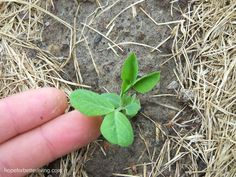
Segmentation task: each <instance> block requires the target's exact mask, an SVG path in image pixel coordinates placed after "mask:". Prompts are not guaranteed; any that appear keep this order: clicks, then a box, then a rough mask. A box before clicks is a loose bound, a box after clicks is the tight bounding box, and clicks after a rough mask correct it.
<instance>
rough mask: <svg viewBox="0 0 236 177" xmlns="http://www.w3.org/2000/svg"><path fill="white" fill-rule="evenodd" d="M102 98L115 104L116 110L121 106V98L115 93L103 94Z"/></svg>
mask: <svg viewBox="0 0 236 177" xmlns="http://www.w3.org/2000/svg"><path fill="white" fill-rule="evenodd" d="M101 96H102V97H104V98H106V99H108V101H109V102H110V103H111V104H113V106H114V107H115V108H118V107H119V106H120V100H121V98H120V96H119V95H117V94H115V93H103V94H101Z"/></svg>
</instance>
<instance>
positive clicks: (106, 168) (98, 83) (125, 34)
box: [41, 0, 186, 177]
mask: <svg viewBox="0 0 236 177" xmlns="http://www.w3.org/2000/svg"><path fill="white" fill-rule="evenodd" d="M114 2H115V1H114V0H113V1H111V0H110V1H104V0H100V3H101V4H102V5H105V4H106V3H108V4H109V5H111V4H113V3H114ZM132 2H137V1H131V0H126V1H124V2H123V1H122V2H119V3H117V4H116V5H115V6H114V7H112V8H111V9H110V10H107V11H106V12H104V13H103V14H102V15H100V16H99V17H97V18H96V19H95V20H94V21H93V23H92V24H91V25H90V26H91V27H93V28H95V29H96V30H98V31H100V32H101V33H103V34H106V32H107V31H108V30H107V29H106V25H107V24H108V23H109V22H110V21H111V19H112V18H113V17H115V16H116V14H118V13H119V12H120V11H121V10H123V9H124V8H125V7H127V6H128V5H130V4H131V3H132ZM54 5H55V7H54V8H51V12H52V13H53V14H55V15H57V16H58V17H60V18H62V19H63V20H65V21H66V22H68V23H70V24H73V19H74V15H75V13H76V10H77V3H76V2H75V1H67V0H60V1H59V0H55V1H54ZM176 5H180V6H182V7H185V6H186V1H179V2H178V4H176ZM97 7H98V5H97V3H96V1H94V2H93V1H83V2H82V1H81V3H80V9H79V13H78V18H77V27H78V28H79V29H82V28H83V25H82V24H81V23H86V17H88V16H89V15H90V14H91V13H93V12H94V11H95V9H96V8H97ZM136 7H137V8H136V9H137V15H136V17H133V15H132V11H131V8H130V9H128V10H127V11H125V12H124V13H122V14H121V15H120V16H119V17H118V18H117V19H116V20H115V27H114V28H113V30H112V32H111V34H110V35H109V38H110V39H112V40H115V41H116V43H119V42H124V41H133V42H139V43H143V44H148V45H150V46H154V47H155V46H157V45H158V44H159V43H160V42H162V41H163V40H165V39H166V38H167V37H168V36H169V35H170V32H171V30H170V27H173V26H170V27H169V26H167V25H160V26H157V25H156V24H154V23H153V22H152V21H151V20H150V19H149V18H148V17H147V16H146V15H145V14H144V13H143V12H142V11H141V10H140V9H139V7H142V8H143V9H144V10H145V11H146V12H147V13H148V14H150V16H151V17H152V18H153V19H155V21H157V22H158V23H162V22H167V21H173V20H177V19H179V18H180V14H179V13H178V12H177V11H175V10H173V13H174V14H173V16H171V4H170V1H168V0H166V1H163V0H147V1H145V2H142V3H140V4H139V5H137V6H136ZM44 23H47V24H49V25H47V27H45V29H44V33H43V41H42V43H41V46H42V47H43V48H45V49H47V50H50V51H51V52H52V53H53V54H54V55H56V56H59V57H62V58H63V57H67V56H68V53H69V39H70V32H69V31H68V29H67V28H66V27H64V26H63V25H62V24H60V23H55V20H53V19H52V18H49V17H47V16H46V17H45V19H44ZM80 34H81V31H78V36H80ZM84 35H85V36H86V37H87V40H88V43H89V47H90V49H91V53H92V56H93V58H94V61H95V63H96V66H97V68H98V70H99V76H98V74H97V73H96V71H95V69H94V66H93V63H92V60H91V56H90V54H89V51H88V48H87V46H86V44H85V42H81V43H79V44H78V45H77V48H76V53H77V58H78V62H79V65H80V70H81V74H82V77H83V80H84V82H83V84H86V85H90V86H92V89H93V90H95V91H97V92H100V93H101V92H104V91H105V90H104V88H105V89H107V90H109V91H110V92H119V87H120V83H121V80H120V74H119V73H120V68H121V65H122V63H123V61H124V59H125V57H126V56H127V55H128V53H129V52H131V51H134V52H135V53H136V55H137V56H138V59H139V67H140V73H141V75H143V74H145V73H147V72H151V71H156V70H159V71H161V82H160V84H159V85H158V86H157V87H156V88H155V89H153V91H151V92H150V93H148V94H145V95H139V97H140V99H141V104H142V111H141V113H139V114H138V115H137V116H136V118H135V119H134V120H133V121H132V124H133V127H134V131H135V132H134V133H135V142H134V144H133V145H132V146H130V147H129V148H120V147H117V146H113V145H107V144H106V143H105V142H103V141H101V142H100V145H101V146H103V147H106V148H105V149H106V156H105V155H104V154H103V153H102V151H101V150H100V148H99V146H97V147H96V150H95V151H94V153H93V154H92V155H91V157H90V159H89V160H88V161H87V163H86V164H85V170H86V172H87V174H88V176H89V177H110V176H112V174H113V173H125V174H132V173H133V174H134V173H141V168H140V169H139V168H137V172H136V169H135V170H133V171H132V170H131V171H129V170H128V171H127V170H124V169H125V168H127V167H130V166H132V164H142V163H148V162H150V158H151V157H150V156H151V154H152V153H153V151H154V148H155V149H156V156H157V155H158V154H159V151H160V149H161V147H162V142H161V141H158V140H157V138H156V128H155V126H154V124H153V123H152V122H151V121H150V120H148V119H147V118H145V117H144V116H143V114H142V113H145V114H146V115H147V116H149V117H150V118H151V119H153V120H154V121H155V122H157V123H159V124H161V125H163V124H165V123H167V122H168V120H170V119H171V118H173V116H174V115H175V114H176V113H177V111H176V110H173V109H170V108H167V107H165V106H161V105H160V104H165V105H171V106H173V107H176V108H178V109H181V108H183V105H182V104H181V103H180V101H179V100H178V99H177V98H176V97H156V98H153V97H151V96H152V95H154V94H175V92H173V90H168V89H167V86H168V85H169V84H170V83H171V82H172V81H175V80H176V77H175V75H174V72H173V70H174V68H175V63H174V61H173V60H170V61H169V62H167V63H166V64H164V65H161V64H162V63H163V62H165V61H166V60H167V59H168V57H165V56H164V55H166V54H169V53H171V40H169V41H167V42H166V43H165V44H164V45H162V46H161V47H160V48H159V49H160V51H161V52H157V51H154V52H150V49H149V48H145V47H142V46H137V45H125V46H122V49H123V50H124V51H123V52H121V51H119V50H117V48H114V49H116V51H117V53H118V54H119V56H116V55H115V54H114V52H113V51H112V50H107V48H108V47H109V46H108V41H107V40H106V39H105V38H104V37H102V36H101V35H100V34H98V33H96V32H94V31H93V30H89V31H88V29H87V28H86V29H85V33H84ZM65 73H66V74H64V75H63V77H64V78H65V79H68V80H71V81H75V77H76V75H75V69H74V67H73V63H72V62H69V63H68V64H67V65H66V66H65ZM140 135H141V136H140ZM142 138H143V139H142ZM101 139H102V137H101ZM144 140H145V141H146V143H147V146H145V143H144ZM147 147H148V149H149V151H150V154H149V153H148V151H147ZM148 170H150V169H148ZM164 175H165V174H164ZM166 175H167V176H169V175H168V174H166Z"/></svg>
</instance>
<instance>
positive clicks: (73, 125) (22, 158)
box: [0, 88, 101, 177]
mask: <svg viewBox="0 0 236 177" xmlns="http://www.w3.org/2000/svg"><path fill="white" fill-rule="evenodd" d="M67 106H68V105H67V99H66V96H65V94H64V93H62V92H61V91H59V90H57V89H55V88H42V89H37V90H31V91H26V92H23V93H20V94H16V95H13V96H10V97H8V98H4V99H2V100H0V177H19V176H24V175H26V174H25V173H9V172H7V171H8V170H9V169H36V168H38V167H42V166H43V165H45V164H47V163H48V162H51V161H53V160H55V159H57V158H59V157H61V156H63V155H65V154H67V153H69V152H71V151H73V150H75V149H77V148H80V147H82V146H85V145H86V144H88V143H89V142H91V141H93V140H95V139H96V138H97V137H98V136H99V135H100V132H99V127H100V124H101V119H98V118H87V117H85V116H84V115H82V114H81V113H79V112H77V111H72V112H69V113H66V114H64V112H65V109H66V108H67Z"/></svg>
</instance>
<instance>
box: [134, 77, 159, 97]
mask: <svg viewBox="0 0 236 177" xmlns="http://www.w3.org/2000/svg"><path fill="white" fill-rule="evenodd" d="M159 82H160V72H153V73H150V74H147V75H145V76H143V77H142V78H140V79H138V80H136V81H135V83H134V85H133V88H134V89H135V90H136V91H137V92H140V93H146V92H149V91H150V90H152V88H153V87H155V85H156V84H157V83H159Z"/></svg>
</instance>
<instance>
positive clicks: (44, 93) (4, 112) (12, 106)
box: [0, 88, 68, 143]
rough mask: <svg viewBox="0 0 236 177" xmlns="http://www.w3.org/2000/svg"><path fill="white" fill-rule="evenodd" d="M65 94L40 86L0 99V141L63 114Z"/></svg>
mask: <svg viewBox="0 0 236 177" xmlns="http://www.w3.org/2000/svg"><path fill="white" fill-rule="evenodd" d="M67 106H68V105H67V99H66V96H65V94H64V93H63V92H62V91H60V90H58V89H56V88H41V89H36V90H30V91H26V92H22V93H20V94H16V95H13V96H10V97H7V98H4V99H2V100H0V143H2V142H4V141H6V140H8V139H10V138H12V137H14V136H16V135H19V134H21V133H23V132H26V131H28V130H30V129H33V128H35V127H38V126H39V125H41V124H44V123H45V122H47V121H49V120H51V119H53V118H55V117H57V116H59V115H61V114H63V113H64V112H65V109H66V108H67Z"/></svg>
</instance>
